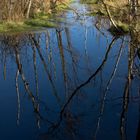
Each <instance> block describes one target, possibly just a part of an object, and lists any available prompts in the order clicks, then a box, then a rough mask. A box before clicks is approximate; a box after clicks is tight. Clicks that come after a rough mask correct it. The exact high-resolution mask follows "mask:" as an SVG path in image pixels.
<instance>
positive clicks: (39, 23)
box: [25, 18, 57, 28]
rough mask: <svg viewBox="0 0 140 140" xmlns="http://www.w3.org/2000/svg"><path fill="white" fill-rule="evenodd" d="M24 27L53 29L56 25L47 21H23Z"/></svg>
mask: <svg viewBox="0 0 140 140" xmlns="http://www.w3.org/2000/svg"><path fill="white" fill-rule="evenodd" d="M25 24H26V25H29V26H32V27H48V28H53V27H56V26H57V25H56V24H55V23H53V22H49V21H47V19H43V18H42V19H40V18H38V19H30V20H26V21H25Z"/></svg>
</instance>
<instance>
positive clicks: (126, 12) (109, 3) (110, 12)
mask: <svg viewBox="0 0 140 140" xmlns="http://www.w3.org/2000/svg"><path fill="white" fill-rule="evenodd" d="M81 2H82V3H85V4H88V5H89V11H90V13H88V15H90V16H100V17H102V18H108V19H110V21H111V22H113V24H114V25H115V26H116V27H117V28H118V29H116V27H115V28H114V25H112V26H111V27H110V29H109V31H110V32H111V33H112V34H116V33H117V32H118V31H119V33H122V34H124V33H128V32H129V31H130V30H136V31H137V32H138V31H140V30H139V29H140V17H139V16H140V14H139V13H140V8H139V7H138V6H137V7H138V8H137V7H136V8H137V10H136V11H135V13H134V14H133V13H132V12H131V10H132V8H131V5H129V3H128V0H123V1H122V0H104V1H103V2H102V0H92V1H90V2H89V0H81ZM139 3H140V0H139ZM133 15H134V16H133Z"/></svg>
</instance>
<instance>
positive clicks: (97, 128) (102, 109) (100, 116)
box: [94, 42, 123, 139]
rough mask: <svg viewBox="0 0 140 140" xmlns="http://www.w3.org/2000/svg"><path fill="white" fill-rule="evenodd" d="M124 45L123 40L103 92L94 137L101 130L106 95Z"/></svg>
mask: <svg viewBox="0 0 140 140" xmlns="http://www.w3.org/2000/svg"><path fill="white" fill-rule="evenodd" d="M122 47H123V42H122V45H121V47H120V50H119V53H118V57H117V60H116V64H115V66H114V69H113V72H112V74H111V76H110V79H109V81H108V83H107V86H106V89H105V91H104V93H103V98H102V101H101V108H100V115H99V117H98V120H97V126H96V130H95V134H94V139H96V136H97V133H98V131H99V128H100V122H101V118H102V115H103V113H104V107H105V101H106V96H107V91H108V90H109V87H110V85H111V83H112V80H113V78H114V76H115V74H116V71H117V67H118V64H119V61H120V57H121V54H122Z"/></svg>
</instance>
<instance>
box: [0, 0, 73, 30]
mask: <svg viewBox="0 0 140 140" xmlns="http://www.w3.org/2000/svg"><path fill="white" fill-rule="evenodd" d="M71 2H72V0H69V1H68V2H67V3H64V2H62V3H59V4H58V5H57V6H56V7H55V8H54V9H53V11H51V12H46V13H45V12H41V11H40V12H38V13H36V14H34V15H33V16H31V17H30V18H28V19H26V18H25V19H24V18H23V19H20V20H15V21H14V20H1V21H0V33H7V32H9V33H10V32H28V31H34V30H40V29H43V28H46V27H47V28H53V27H57V24H56V23H55V20H56V21H58V20H59V19H58V18H57V19H54V20H50V19H53V16H54V15H55V16H56V15H57V14H59V13H61V12H63V11H64V10H66V9H68V8H69V7H68V5H69V4H70V3H71ZM60 20H61V19H60Z"/></svg>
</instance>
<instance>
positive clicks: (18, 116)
mask: <svg viewBox="0 0 140 140" xmlns="http://www.w3.org/2000/svg"><path fill="white" fill-rule="evenodd" d="M18 76H19V70H17V72H16V79H15V81H16V92H17V105H18V111H17V124H18V125H19V120H20V94H19V88H18Z"/></svg>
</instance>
